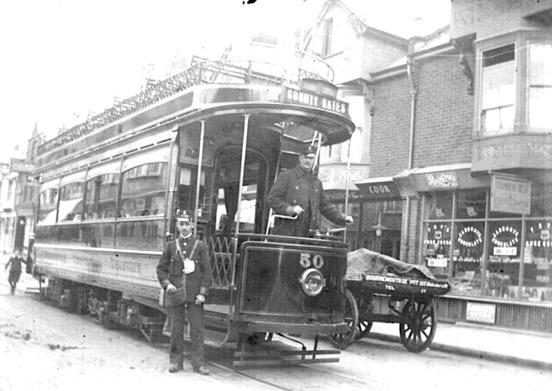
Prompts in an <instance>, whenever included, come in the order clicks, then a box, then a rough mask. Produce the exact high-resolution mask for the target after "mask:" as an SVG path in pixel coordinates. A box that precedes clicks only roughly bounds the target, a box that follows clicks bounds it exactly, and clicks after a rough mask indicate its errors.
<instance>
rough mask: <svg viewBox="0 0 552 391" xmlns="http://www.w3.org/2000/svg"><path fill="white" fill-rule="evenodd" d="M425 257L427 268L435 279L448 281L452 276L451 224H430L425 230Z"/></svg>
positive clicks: (426, 225)
mask: <svg viewBox="0 0 552 391" xmlns="http://www.w3.org/2000/svg"><path fill="white" fill-rule="evenodd" d="M423 244H424V246H423V250H424V256H425V262H426V266H427V267H429V268H430V270H431V271H432V272H433V274H434V275H435V277H437V278H440V279H448V278H449V275H450V246H451V226H450V223H438V222H434V223H433V222H430V223H427V224H425V228H424V243H423Z"/></svg>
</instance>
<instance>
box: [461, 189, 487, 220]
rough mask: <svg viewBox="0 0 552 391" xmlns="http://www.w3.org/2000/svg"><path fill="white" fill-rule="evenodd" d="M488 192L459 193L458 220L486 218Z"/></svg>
mask: <svg viewBox="0 0 552 391" xmlns="http://www.w3.org/2000/svg"><path fill="white" fill-rule="evenodd" d="M486 205H487V191H486V190H479V191H467V192H459V193H458V202H457V207H456V218H457V219H482V218H484V217H485V208H486Z"/></svg>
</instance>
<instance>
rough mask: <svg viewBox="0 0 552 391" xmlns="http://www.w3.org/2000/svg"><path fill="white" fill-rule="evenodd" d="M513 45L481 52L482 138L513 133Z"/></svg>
mask: <svg viewBox="0 0 552 391" xmlns="http://www.w3.org/2000/svg"><path fill="white" fill-rule="evenodd" d="M514 81H515V46H514V45H507V46H503V47H501V48H498V49H493V50H488V51H485V52H483V78H482V99H481V130H482V131H483V133H484V134H485V135H495V134H504V133H509V132H512V130H513V127H514V102H515V97H516V95H515V83H514Z"/></svg>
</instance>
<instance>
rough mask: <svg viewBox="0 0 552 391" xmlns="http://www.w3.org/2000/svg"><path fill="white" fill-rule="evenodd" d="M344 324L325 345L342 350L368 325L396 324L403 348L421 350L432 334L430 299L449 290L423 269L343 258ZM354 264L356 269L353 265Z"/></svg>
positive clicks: (380, 259) (375, 258) (363, 256)
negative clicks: (345, 322)
mask: <svg viewBox="0 0 552 391" xmlns="http://www.w3.org/2000/svg"><path fill="white" fill-rule="evenodd" d="M349 255H350V257H349V260H348V270H347V275H346V277H345V280H346V283H347V291H346V307H345V309H346V312H345V318H346V321H347V323H348V325H349V330H348V331H347V332H345V333H341V334H331V335H329V340H330V342H331V344H332V345H333V346H334V347H336V348H339V349H346V348H347V347H348V346H349V345H350V344H351V343H352V342H353V341H354V340H358V339H361V338H363V337H365V336H366V335H368V333H369V332H370V329H371V328H372V324H373V323H374V322H384V323H399V333H400V338H401V342H402V344H403V345H404V347H405V348H406V349H407V350H409V351H411V352H416V353H419V352H422V351H424V350H425V349H427V348H428V347H429V346H430V345H431V342H432V341H433V338H434V336H435V332H436V329H437V320H436V318H435V308H434V297H435V296H441V295H444V294H446V293H447V292H448V291H449V290H450V284H449V283H448V282H447V281H441V280H437V279H435V278H434V277H433V275H432V274H431V272H430V271H429V270H428V269H427V268H425V267H424V266H419V265H410V264H406V263H404V262H401V261H399V260H396V259H394V258H391V257H388V256H385V255H382V254H379V253H375V252H372V251H369V250H366V249H360V250H357V251H356V252H353V253H350V254H349ZM355 262H356V263H355Z"/></svg>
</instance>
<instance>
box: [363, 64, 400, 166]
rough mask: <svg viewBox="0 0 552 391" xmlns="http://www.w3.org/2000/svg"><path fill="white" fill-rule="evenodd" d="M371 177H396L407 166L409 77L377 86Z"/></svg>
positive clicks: (394, 79)
mask: <svg viewBox="0 0 552 391" xmlns="http://www.w3.org/2000/svg"><path fill="white" fill-rule="evenodd" d="M374 105H375V110H374V116H373V117H372V132H371V145H370V163H371V168H370V176H371V177H381V176H393V175H396V174H397V173H399V172H400V171H402V170H404V169H405V168H406V167H407V166H408V137H409V136H408V135H409V123H410V92H409V86H408V80H407V77H406V74H404V76H398V77H394V78H392V79H387V80H385V81H382V82H380V83H378V84H376V85H375V86H374Z"/></svg>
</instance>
